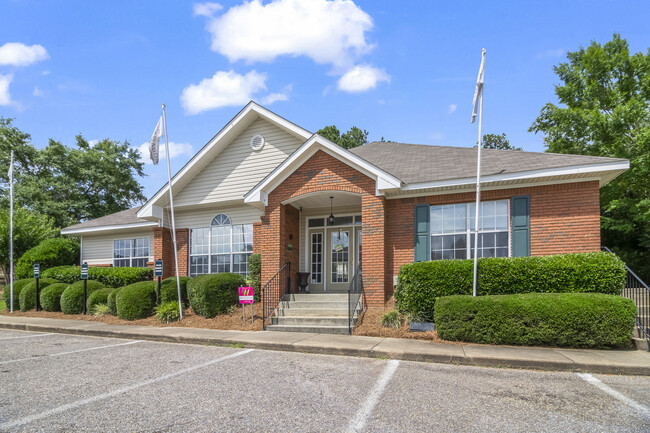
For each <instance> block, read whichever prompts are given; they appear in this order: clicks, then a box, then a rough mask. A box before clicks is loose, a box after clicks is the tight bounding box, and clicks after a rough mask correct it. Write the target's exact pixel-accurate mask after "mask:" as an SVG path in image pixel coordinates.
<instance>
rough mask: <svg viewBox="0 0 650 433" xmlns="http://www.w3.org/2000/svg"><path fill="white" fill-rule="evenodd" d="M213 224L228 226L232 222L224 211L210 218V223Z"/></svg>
mask: <svg viewBox="0 0 650 433" xmlns="http://www.w3.org/2000/svg"><path fill="white" fill-rule="evenodd" d="M211 225H213V226H230V225H232V223H231V222H230V217H229V216H228V215H226V214H225V213H220V214H219V215H217V216H216V217H214V218H213V219H212V224H211Z"/></svg>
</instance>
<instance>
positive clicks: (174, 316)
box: [156, 301, 181, 323]
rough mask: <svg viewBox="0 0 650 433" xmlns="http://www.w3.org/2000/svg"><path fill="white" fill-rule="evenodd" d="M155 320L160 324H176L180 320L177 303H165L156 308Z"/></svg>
mask: <svg viewBox="0 0 650 433" xmlns="http://www.w3.org/2000/svg"><path fill="white" fill-rule="evenodd" d="M156 318H157V319H158V320H160V322H161V323H171V322H178V321H179V320H181V313H180V310H179V308H178V301H171V302H165V303H162V304H160V305H159V306H158V307H156Z"/></svg>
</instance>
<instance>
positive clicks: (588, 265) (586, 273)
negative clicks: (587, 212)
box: [395, 252, 625, 321]
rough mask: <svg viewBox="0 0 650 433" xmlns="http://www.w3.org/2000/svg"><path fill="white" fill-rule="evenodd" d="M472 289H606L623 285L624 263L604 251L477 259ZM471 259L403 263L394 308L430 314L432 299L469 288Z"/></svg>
mask: <svg viewBox="0 0 650 433" xmlns="http://www.w3.org/2000/svg"><path fill="white" fill-rule="evenodd" d="M478 276H479V279H478V294H479V295H509V294H517V293H606V294H610V295H618V294H620V292H621V289H622V288H623V286H624V285H625V265H624V263H623V262H622V261H621V259H619V258H618V257H617V256H616V255H614V254H610V253H601V252H597V253H575V254H559V255H555V256H540V257H516V258H514V257H504V258H485V259H479V260H478ZM472 277H473V260H438V261H431V262H418V263H409V264H406V265H404V266H402V268H401V269H400V271H399V276H398V280H397V288H396V289H395V305H396V307H397V309H398V310H399V311H400V312H402V313H404V314H406V315H407V316H409V318H411V319H414V320H422V321H430V320H431V319H432V318H433V316H432V315H433V307H434V303H435V299H436V298H438V297H440V296H449V295H470V294H472Z"/></svg>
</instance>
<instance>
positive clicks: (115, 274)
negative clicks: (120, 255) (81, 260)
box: [41, 266, 153, 287]
mask: <svg viewBox="0 0 650 433" xmlns="http://www.w3.org/2000/svg"><path fill="white" fill-rule="evenodd" d="M41 275H43V277H49V278H54V279H56V280H58V281H60V282H62V283H68V284H72V283H75V282H77V281H80V280H81V266H57V267H55V268H50V269H46V270H45V271H44V272H42V273H41ZM152 278H153V269H149V268H121V267H120V268H103V267H99V266H89V267H88V279H90V280H94V281H99V282H100V283H102V284H103V285H104V286H105V287H124V286H128V285H129V284H133V283H137V282H138V281H151V279H152Z"/></svg>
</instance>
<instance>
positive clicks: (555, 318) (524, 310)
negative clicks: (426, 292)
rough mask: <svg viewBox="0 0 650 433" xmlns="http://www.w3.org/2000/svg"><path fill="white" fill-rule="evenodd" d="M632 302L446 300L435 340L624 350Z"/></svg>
mask: <svg viewBox="0 0 650 433" xmlns="http://www.w3.org/2000/svg"><path fill="white" fill-rule="evenodd" d="M636 313H637V311H636V306H635V305H634V302H633V301H632V300H631V299H626V298H622V297H620V296H613V295H604V294H599V293H528V294H523V295H501V296H479V297H472V296H445V297H441V298H438V300H437V301H436V305H435V314H434V316H435V323H436V329H437V331H438V335H439V336H440V338H443V339H445V340H454V341H469V342H474V343H488V344H515V345H538V346H564V347H579V348H609V347H628V346H629V345H630V343H631V339H632V330H633V328H634V324H635V319H636Z"/></svg>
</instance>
